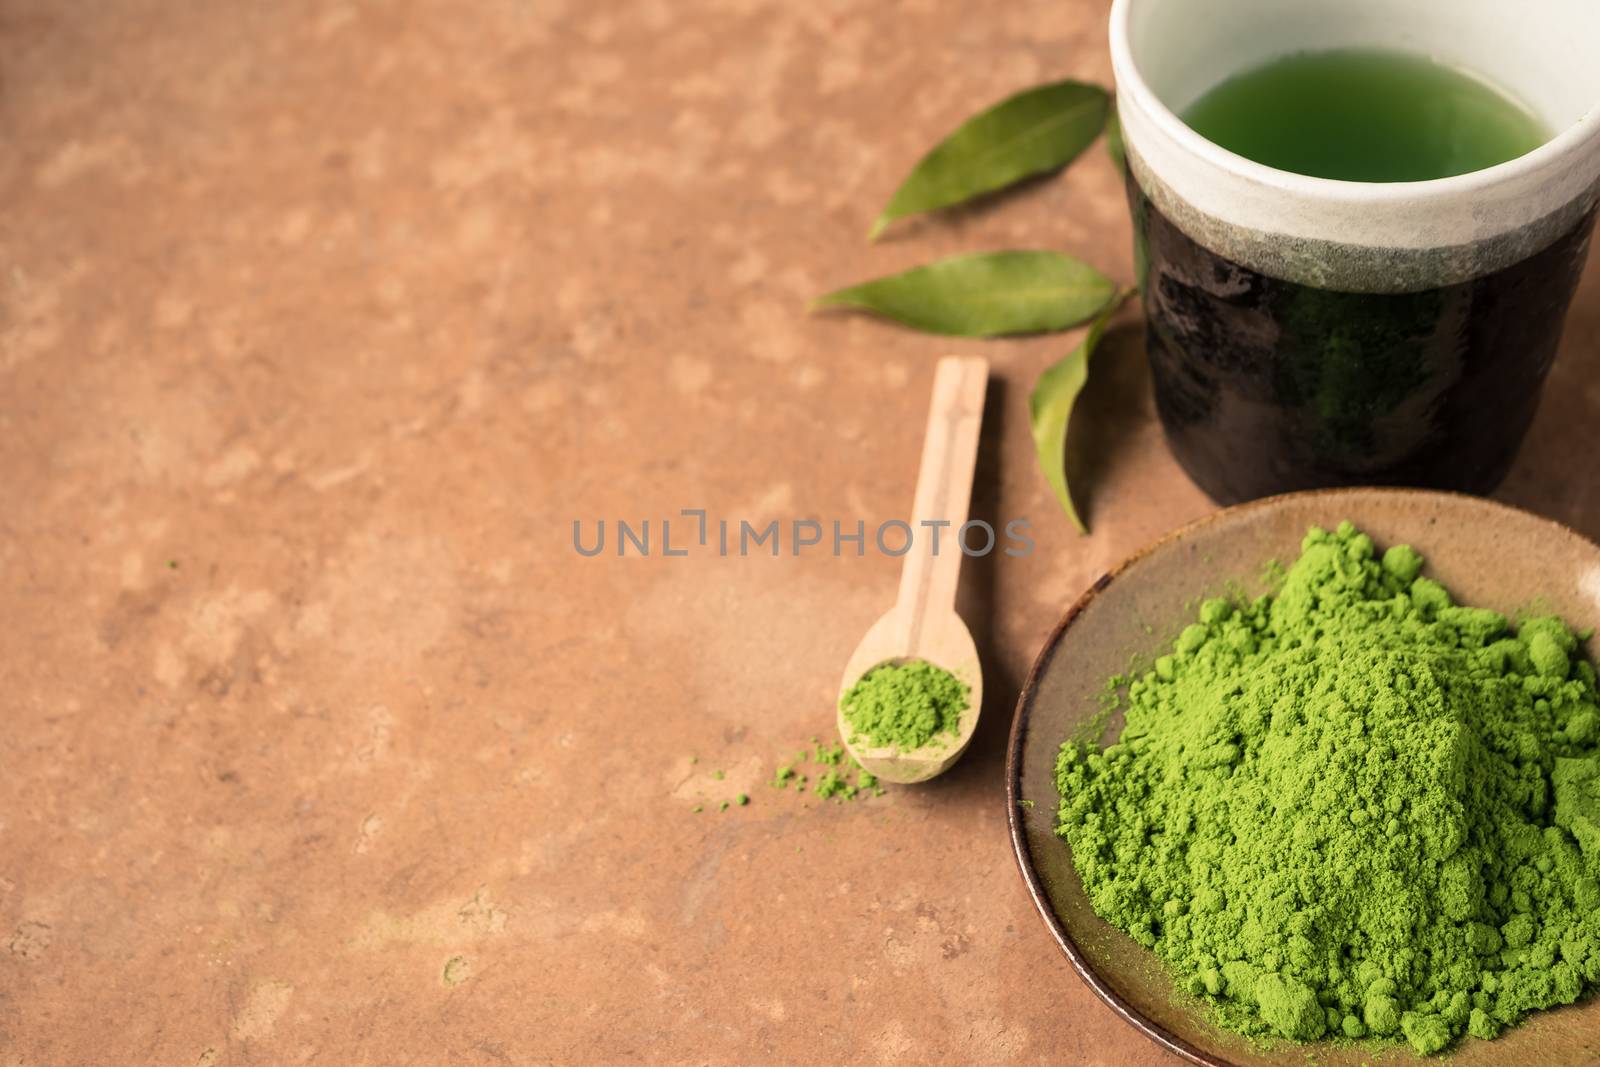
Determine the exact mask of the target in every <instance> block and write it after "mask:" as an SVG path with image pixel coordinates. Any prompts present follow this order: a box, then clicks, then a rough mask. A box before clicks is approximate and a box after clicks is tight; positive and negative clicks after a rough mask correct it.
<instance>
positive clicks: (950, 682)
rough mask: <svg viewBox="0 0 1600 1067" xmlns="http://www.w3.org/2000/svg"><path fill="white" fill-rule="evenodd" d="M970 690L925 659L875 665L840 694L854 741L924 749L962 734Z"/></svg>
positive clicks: (881, 746)
mask: <svg viewBox="0 0 1600 1067" xmlns="http://www.w3.org/2000/svg"><path fill="white" fill-rule="evenodd" d="M971 693H972V689H971V687H969V686H968V685H967V684H966V683H965V682H963V681H961V679H959V678H957V677H956V676H955V675H953V674H951V673H950V672H949V671H947V670H945V669H944V668H943V667H937V666H934V665H933V664H932V663H929V662H928V661H927V660H925V659H914V660H910V661H908V662H905V663H885V664H882V665H880V666H877V667H874V668H872V670H870V671H868V672H867V673H866V674H864V675H862V676H861V679H860V680H859V681H857V682H856V684H855V685H853V686H851V687H850V688H849V689H848V690H846V691H845V694H844V696H843V697H841V698H840V701H839V703H840V705H841V706H842V707H843V708H844V719H845V722H847V723H849V724H850V729H851V730H852V731H853V733H852V736H851V743H852V744H854V743H855V742H856V741H858V740H865V741H867V742H868V743H870V744H872V745H874V746H876V747H878V748H888V747H890V746H894V747H896V748H899V749H900V750H901V751H906V750H909V749H914V748H922V747H923V746H925V745H928V744H932V743H933V742H934V741H936V740H938V741H943V740H947V739H948V738H946V737H945V736H944V735H950V736H952V737H953V736H955V735H957V734H958V733H959V727H960V725H961V713H962V712H963V711H965V710H966V709H967V700H968V697H969V696H970V695H971Z"/></svg>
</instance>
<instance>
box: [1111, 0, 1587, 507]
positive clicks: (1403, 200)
mask: <svg viewBox="0 0 1600 1067" xmlns="http://www.w3.org/2000/svg"><path fill="white" fill-rule="evenodd" d="M1595 41H1600V3H1595V2H1593V0H1541V3H1540V4H1539V5H1537V7H1536V9H1535V8H1528V7H1525V6H1523V5H1516V4H1505V3H1489V2H1487V0H1208V2H1207V3H1204V4H1201V3H1195V2H1194V0H1115V2H1114V4H1113V8H1112V17H1111V46H1112V62H1113V66H1114V68H1115V70H1116V75H1117V107H1118V114H1119V116H1120V118H1121V124H1122V131H1123V138H1124V141H1125V144H1126V147H1127V161H1128V197H1129V203H1130V205H1131V207H1132V214H1133V223H1134V226H1133V228H1134V244H1135V258H1136V263H1137V265H1138V269H1139V273H1140V279H1139V280H1140V290H1141V299H1142V300H1143V303H1144V310H1145V323H1146V331H1147V348H1148V351H1149V356H1150V365H1151V376H1152V380H1153V383H1154V390H1155V399H1156V407H1157V410H1158V412H1159V414H1160V417H1161V421H1162V426H1163V429H1164V430H1165V432H1166V435H1167V440H1168V442H1169V444H1170V446H1171V448H1172V451H1173V454H1174V456H1175V457H1176V458H1177V460H1178V462H1179V463H1180V464H1181V465H1182V466H1183V468H1184V469H1185V470H1186V471H1187V472H1188V473H1189V475H1190V476H1191V477H1192V478H1193V479H1194V480H1195V482H1196V483H1197V484H1198V485H1199V486H1200V487H1201V488H1202V489H1204V490H1205V491H1206V492H1207V493H1208V494H1210V495H1211V496H1212V497H1213V498H1214V499H1216V500H1218V501H1219V502H1222V503H1233V502H1236V501H1240V500H1247V499H1251V498H1253V497H1259V496H1264V495H1268V494H1270V493H1275V492H1285V491H1290V490H1295V489H1309V488H1322V487H1328V486H1339V485H1362V484H1378V485H1413V486H1424V487H1430V488H1440V489H1455V490H1461V491H1466V492H1476V493H1482V492H1488V491H1489V490H1491V489H1493V488H1494V487H1495V486H1496V485H1497V484H1498V483H1499V482H1500V480H1501V479H1502V478H1503V477H1504V476H1505V474H1506V473H1507V471H1508V470H1509V469H1510V467H1511V464H1512V462H1513V460H1514V459H1515V457H1516V452H1517V449H1518V447H1519V446H1520V444H1521V441H1522V438H1523V436H1524V435H1525V433H1526V431H1527V429H1528V426H1529V424H1530V423H1531V422H1532V420H1533V415H1534V411H1535V409H1536V408H1537V406H1538V400H1539V394H1540V392H1541V390H1542V388H1543V384H1544V380H1545V378H1546V377H1547V374H1548V371H1549V368H1550V365H1551V362H1552V361H1553V360H1554V358H1555V355H1556V350H1557V348H1558V346H1559V342H1560V338H1561V331H1562V326H1563V323H1564V321H1565V318H1566V313H1567V308H1568V305H1569V304H1570V302H1571V300H1572V297H1573V294H1574V293H1575V291H1576V289H1577V284H1578V279H1579V276H1580V274H1581V272H1582V269H1583V265H1584V262H1585V260H1586V258H1587V252H1588V246H1589V239H1590V235H1591V232H1592V230H1593V227H1594V219H1595V214H1596V205H1597V202H1600V63H1597V62H1595V60H1594V42H1595Z"/></svg>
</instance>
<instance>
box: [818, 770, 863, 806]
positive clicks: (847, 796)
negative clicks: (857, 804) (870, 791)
mask: <svg viewBox="0 0 1600 1067" xmlns="http://www.w3.org/2000/svg"><path fill="white" fill-rule="evenodd" d="M855 795H856V787H855V786H853V785H851V784H850V783H849V782H847V781H845V780H844V777H843V776H842V775H840V773H839V772H838V771H824V772H823V774H822V777H821V778H819V779H818V780H817V796H819V797H821V798H823V799H824V800H828V799H831V798H833V797H839V798H841V799H844V800H853V799H855Z"/></svg>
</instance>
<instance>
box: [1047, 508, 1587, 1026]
mask: <svg viewBox="0 0 1600 1067" xmlns="http://www.w3.org/2000/svg"><path fill="white" fill-rule="evenodd" d="M1421 565H1422V560H1421V557H1419V556H1418V555H1417V554H1416V553H1415V552H1413V551H1412V550H1411V549H1409V548H1407V547H1404V546H1397V547H1394V548H1391V549H1389V550H1388V552H1386V553H1384V554H1383V556H1382V558H1381V559H1379V558H1378V557H1377V555H1376V553H1375V551H1374V548H1373V544H1372V541H1371V539H1370V538H1368V537H1367V536H1366V535H1365V534H1362V533H1359V532H1357V531H1356V530H1355V529H1354V528H1353V527H1352V526H1350V525H1349V524H1348V523H1346V524H1344V525H1342V526H1341V527H1339V529H1338V530H1337V531H1336V532H1334V533H1328V532H1326V531H1323V530H1320V529H1313V530H1312V531H1311V532H1310V533H1309V534H1308V535H1307V536H1306V538H1305V542H1304V544H1303V546H1302V555H1301V557H1300V559H1299V561H1298V562H1296V563H1295V565H1294V566H1293V567H1292V568H1291V569H1290V570H1289V572H1288V574H1287V576H1286V577H1285V579H1284V582H1283V585H1282V587H1281V589H1280V590H1279V592H1278V593H1277V595H1276V596H1267V597H1262V598H1260V599H1258V600H1256V601H1255V602H1254V603H1252V604H1250V605H1248V606H1238V605H1235V604H1232V603H1230V602H1228V601H1226V600H1210V601H1207V602H1205V603H1204V604H1203V605H1202V606H1201V608H1200V613H1199V620H1198V621H1197V622H1195V623H1194V624H1192V625H1190V626H1189V627H1188V628H1187V629H1185V630H1184V631H1183V632H1182V633H1181V634H1180V635H1179V637H1178V639H1177V641H1176V643H1175V646H1174V648H1173V650H1172V652H1171V654H1169V655H1165V656H1162V657H1161V658H1160V659H1158V660H1156V662H1155V669H1154V670H1152V671H1150V672H1149V673H1147V674H1145V675H1144V676H1143V677H1142V678H1139V679H1137V680H1135V681H1133V682H1132V683H1131V685H1130V686H1129V689H1128V698H1127V706H1126V725H1125V726H1124V728H1123V730H1122V733H1121V736H1120V737H1119V738H1118V740H1117V742H1116V743H1115V744H1113V745H1111V746H1110V747H1109V748H1106V749H1104V750H1101V749H1099V748H1098V747H1096V746H1092V745H1086V744H1082V743H1078V742H1068V743H1067V744H1065V745H1063V746H1062V749H1061V754H1060V757H1059V759H1058V761H1057V766H1056V780H1057V786H1058V788H1059V790H1060V793H1061V797H1062V801H1061V810H1060V821H1059V828H1058V831H1057V832H1058V833H1059V834H1060V835H1061V836H1062V837H1064V838H1066V839H1067V841H1068V842H1069V843H1070V844H1071V846H1072V853H1073V859H1074V861H1075V862H1076V864H1077V868H1078V873H1079V874H1080V875H1081V877H1082V879H1083V883H1084V887H1085V889H1086V890H1087V892H1088V896H1089V899H1090V901H1091V902H1092V903H1093V905H1094V908H1095V911H1096V912H1098V913H1099V914H1100V915H1101V916H1103V917H1104V918H1105V919H1107V920H1108V921H1110V922H1111V923H1113V924H1115V925H1116V926H1118V927H1120V928H1121V929H1122V930H1124V931H1126V932H1127V933H1128V934H1130V935H1131V936H1132V937H1133V938H1134V939H1135V940H1136V941H1138V942H1139V943H1141V944H1143V945H1146V946H1148V947H1150V948H1151V949H1153V950H1154V951H1155V952H1156V954H1157V955H1159V956H1160V957H1161V958H1162V959H1163V960H1165V961H1166V962H1167V963H1168V964H1169V965H1170V967H1171V969H1172V971H1173V972H1174V973H1175V975H1176V977H1177V980H1178V982H1179V983H1180V984H1181V985H1182V986H1183V987H1184V988H1185V989H1187V990H1188V991H1189V992H1190V993H1193V994H1195V995H1197V996H1200V997H1202V998H1204V999H1205V1000H1206V1001H1208V1002H1209V1003H1210V1005H1211V1006H1212V1008H1213V1009H1214V1010H1213V1017H1214V1019H1215V1020H1216V1021H1217V1022H1218V1023H1219V1024H1220V1025H1222V1026H1224V1027H1226V1028H1228V1029H1230V1030H1234V1031H1237V1032H1240V1033H1243V1034H1247V1035H1251V1036H1255V1037H1286V1038H1293V1039H1296V1040H1312V1039H1317V1038H1325V1037H1347V1038H1372V1039H1376V1040H1379V1041H1385V1042H1388V1041H1406V1042H1408V1043H1409V1044H1410V1045H1411V1046H1412V1047H1413V1048H1414V1049H1416V1050H1417V1051H1418V1052H1422V1053H1431V1052H1436V1051H1438V1050H1440V1049H1442V1048H1444V1047H1445V1046H1447V1045H1449V1044H1451V1043H1452V1042H1453V1041H1455V1040H1456V1039H1457V1038H1458V1037H1459V1036H1460V1035H1462V1034H1472V1035H1473V1036H1475V1037H1479V1038H1492V1037H1494V1036H1495V1035H1496V1034H1498V1033H1499V1032H1500V1031H1501V1029H1502V1028H1504V1027H1507V1026H1510V1025H1513V1024H1515V1023H1516V1022H1517V1021H1518V1020H1519V1019H1521V1018H1522V1017H1523V1016H1525V1015H1526V1014H1527V1013H1528V1012H1530V1011H1535V1010H1538V1009H1541V1008H1548V1007H1551V1006H1553V1005H1557V1004H1568V1003H1571V1002H1572V1001H1574V1000H1576V999H1578V998H1579V997H1580V996H1582V995H1583V994H1584V993H1585V992H1587V991H1589V990H1591V989H1593V988H1595V987H1596V985H1600V759H1597V755H1596V752H1597V742H1600V708H1597V705H1596V689H1595V672H1594V669H1593V668H1592V667H1591V666H1590V664H1589V663H1588V662H1587V661H1586V660H1584V659H1582V658H1581V657H1580V655H1579V653H1578V651H1577V639H1576V638H1575V637H1574V635H1573V633H1572V631H1571V630H1570V629H1569V628H1568V627H1567V626H1566V624H1565V623H1563V622H1562V621H1561V620H1560V619H1557V618H1554V617H1545V618H1534V619H1530V620H1528V621H1526V622H1524V623H1522V625H1521V626H1520V627H1517V628H1516V629H1515V631H1513V629H1512V627H1511V626H1510V625H1509V624H1508V622H1507V620H1506V619H1505V618H1504V617H1503V616H1501V615H1499V614H1497V613H1495V612H1493V611H1487V610H1484V609H1481V608H1470V607H1462V606H1457V605H1455V604H1453V603H1452V602H1451V599H1450V596H1449V594H1448V593H1447V592H1446V591H1445V589H1444V588H1443V587H1442V586H1441V585H1439V584H1438V583H1437V582H1434V581H1432V580H1430V579H1428V578H1421V577H1418V571H1419V570H1420V568H1421ZM1531 593H1532V591H1530V594H1531Z"/></svg>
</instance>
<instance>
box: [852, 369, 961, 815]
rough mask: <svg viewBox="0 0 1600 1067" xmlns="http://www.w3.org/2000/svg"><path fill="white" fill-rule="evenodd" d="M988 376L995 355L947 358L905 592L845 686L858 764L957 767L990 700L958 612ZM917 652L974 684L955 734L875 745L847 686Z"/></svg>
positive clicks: (868, 639) (907, 775) (878, 771)
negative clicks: (857, 721) (856, 723)
mask: <svg viewBox="0 0 1600 1067" xmlns="http://www.w3.org/2000/svg"><path fill="white" fill-rule="evenodd" d="M988 384H989V361H988V360H986V359H982V358H979V357H963V356H949V357H946V358H945V359H941V360H940V361H939V366H938V369H937V371H936V372H935V374H934V378H933V406H932V408H931V410H930V411H929V412H928V432H927V436H926V437H924V438H923V443H922V467H921V470H920V471H919V472H918V474H917V495H916V500H915V502H914V503H913V505H912V518H911V530H912V542H911V549H910V551H908V552H907V553H906V557H905V564H904V566H903V568H902V570H901V571H900V595H899V598H898V599H897V600H896V601H895V605H894V607H893V608H890V609H889V611H888V613H887V614H885V615H884V616H883V617H882V618H880V619H879V620H878V621H877V622H875V623H873V624H872V628H871V629H870V630H868V631H867V634H866V636H865V637H863V638H862V639H861V643H860V644H859V645H857V646H856V650H855V652H854V654H852V655H851V657H850V662H849V663H848V664H846V665H845V669H844V680H843V681H842V682H841V683H840V685H839V700H840V702H839V708H838V721H839V736H840V738H841V739H843V741H844V745H845V747H846V748H847V749H849V750H850V754H851V755H852V756H854V757H855V758H856V762H857V763H860V764H861V766H863V767H865V768H866V769H867V770H869V771H871V772H872V773H873V774H875V775H877V776H878V777H879V778H882V779H884V780H885V781H889V782H902V783H909V782H925V781H927V780H928V779H929V778H932V777H934V776H935V775H937V774H942V773H943V772H944V771H946V770H948V769H949V768H950V766H951V765H952V764H954V763H955V761H956V760H957V759H959V758H960V757H961V753H962V752H964V751H965V750H966V747H967V743H968V742H970V741H971V740H972V732H973V730H974V729H975V728H976V727H977V725H978V711H979V709H980V708H982V706H983V674H982V670H981V668H980V667H979V665H978V650H977V648H976V647H975V646H974V645H973V643H972V634H971V633H969V632H968V630H967V627H966V624H965V623H963V622H962V621H961V616H959V615H957V614H956V585H957V582H958V580H959V579H960V577H961V560H962V555H963V553H962V550H961V544H960V542H959V540H958V536H959V532H960V530H961V525H962V524H963V523H964V522H966V521H967V507H968V505H969V503H970V501H971V497H972V469H973V466H974V465H975V464H976V463H977V460H978V430H979V428H980V426H981V425H982V423H983V394H984V390H985V389H986V388H987V387H988ZM923 520H928V521H939V520H948V521H949V525H948V526H942V527H939V528H938V529H937V530H935V528H933V527H928V526H923V525H922V522H923ZM936 532H937V534H938V552H937V554H935V552H934V536H933V535H934V534H935V533H936ZM916 659H922V660H927V661H928V662H929V663H932V664H933V665H935V666H937V667H943V668H944V669H945V670H947V671H949V672H950V673H952V674H954V675H955V676H956V677H957V678H958V679H960V680H961V681H962V682H964V683H966V684H967V686H969V687H970V688H971V690H972V691H971V693H970V694H969V698H968V703H967V707H966V710H964V711H963V712H962V713H961V719H960V724H959V726H958V728H957V732H956V734H955V735H954V736H951V735H950V734H939V735H938V736H937V737H935V738H934V740H933V741H932V742H930V743H929V744H927V745H924V746H923V747H921V748H916V749H907V750H904V751H902V750H900V749H898V748H895V747H892V746H891V747H889V748H879V747H875V746H872V745H871V744H870V743H869V742H868V741H867V739H866V738H864V737H857V736H856V735H855V731H854V730H853V729H851V727H850V724H849V723H848V722H846V721H845V717H844V694H845V693H846V691H848V690H849V689H850V687H851V686H853V685H855V684H856V682H857V681H859V680H860V678H861V676H862V675H864V674H866V673H867V672H868V671H870V670H871V669H872V668H874V667H877V666H880V665H882V664H885V663H904V662H907V661H909V660H916Z"/></svg>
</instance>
